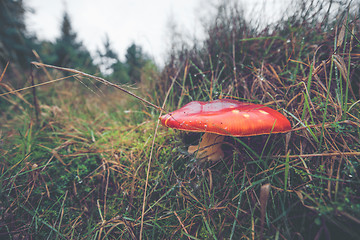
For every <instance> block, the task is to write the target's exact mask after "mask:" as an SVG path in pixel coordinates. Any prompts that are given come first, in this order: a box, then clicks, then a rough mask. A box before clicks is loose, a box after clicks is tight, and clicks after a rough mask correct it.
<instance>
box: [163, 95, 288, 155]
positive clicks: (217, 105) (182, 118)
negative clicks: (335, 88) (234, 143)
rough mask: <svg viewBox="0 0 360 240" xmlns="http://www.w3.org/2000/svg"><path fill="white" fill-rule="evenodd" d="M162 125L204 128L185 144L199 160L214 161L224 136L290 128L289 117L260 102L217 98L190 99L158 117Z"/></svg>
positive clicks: (242, 135) (284, 130) (190, 128)
mask: <svg viewBox="0 0 360 240" xmlns="http://www.w3.org/2000/svg"><path fill="white" fill-rule="evenodd" d="M160 121H161V124H162V125H164V126H165V127H170V128H175V129H179V130H184V131H191V132H204V135H203V137H202V140H201V142H200V143H199V145H197V146H189V148H188V152H189V153H190V154H193V153H195V152H196V151H198V153H197V157H198V158H199V159H202V160H206V159H208V160H209V161H217V160H219V159H221V158H223V157H224V153H223V151H222V150H221V144H222V142H223V140H224V137H225V136H233V137H247V136H255V135H263V134H271V133H283V132H287V131H289V130H290V129H291V124H290V122H289V120H288V119H287V118H286V117H285V116H284V115H282V114H281V113H279V112H278V111H276V110H274V109H271V108H269V107H266V106H264V105H261V104H253V103H245V102H239V101H237V100H232V99H218V100H214V101H209V102H201V101H193V102H190V103H188V104H186V105H185V106H183V107H182V108H180V109H178V110H176V111H173V112H170V113H168V114H165V115H163V116H161V117H160Z"/></svg>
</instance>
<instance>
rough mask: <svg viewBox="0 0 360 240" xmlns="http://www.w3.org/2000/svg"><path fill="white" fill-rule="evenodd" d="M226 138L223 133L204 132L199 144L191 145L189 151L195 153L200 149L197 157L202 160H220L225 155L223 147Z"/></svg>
mask: <svg viewBox="0 0 360 240" xmlns="http://www.w3.org/2000/svg"><path fill="white" fill-rule="evenodd" d="M224 138H225V136H223V135H218V134H214V133H204V135H203V136H202V139H201V142H200V143H199V145H196V146H189V148H188V152H189V153H190V154H193V153H195V152H196V151H198V152H197V156H196V157H197V158H198V159H200V161H206V160H209V161H218V160H220V159H221V158H223V157H224V152H223V151H222V149H221V144H222V142H223V141H224Z"/></svg>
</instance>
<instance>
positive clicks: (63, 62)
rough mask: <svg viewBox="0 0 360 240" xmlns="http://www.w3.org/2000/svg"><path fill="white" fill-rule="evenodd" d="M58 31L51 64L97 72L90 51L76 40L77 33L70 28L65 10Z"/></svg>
mask: <svg viewBox="0 0 360 240" xmlns="http://www.w3.org/2000/svg"><path fill="white" fill-rule="evenodd" d="M60 31H61V32H60V36H59V38H57V39H56V42H55V45H54V49H55V56H56V60H55V61H54V63H53V64H55V65H58V66H66V67H71V68H81V69H83V70H84V69H86V71H88V72H90V73H94V72H97V71H98V68H97V67H96V66H95V65H94V63H93V59H92V57H91V55H90V52H89V51H88V50H87V49H86V47H85V46H84V45H83V44H82V42H81V41H78V40H77V34H76V33H75V32H74V31H73V29H72V26H71V21H70V17H69V15H68V13H67V12H64V16H63V20H62V23H61V27H60Z"/></svg>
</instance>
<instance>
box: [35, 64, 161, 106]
mask: <svg viewBox="0 0 360 240" xmlns="http://www.w3.org/2000/svg"><path fill="white" fill-rule="evenodd" d="M32 64H34V65H35V66H39V67H48V68H53V69H57V70H61V71H65V72H71V73H74V74H78V75H80V76H83V77H88V78H92V79H95V80H96V81H98V82H101V83H103V84H105V85H107V86H111V87H114V88H117V89H119V90H121V91H123V92H124V93H126V94H129V95H130V96H133V97H135V98H137V99H139V100H140V101H142V102H144V103H146V104H147V105H150V106H152V107H154V108H156V109H158V110H161V111H163V112H166V110H165V109H164V108H162V107H159V106H156V105H155V104H153V103H151V102H149V101H147V100H145V99H144V98H142V97H139V96H138V95H136V94H134V93H132V92H130V91H128V90H126V89H124V88H123V87H120V86H119V85H117V84H114V83H112V82H109V81H107V80H105V79H103V78H101V77H96V76H93V75H90V74H87V73H84V72H81V71H78V70H75V69H72V68H63V67H57V66H53V65H48V64H43V63H39V62H32Z"/></svg>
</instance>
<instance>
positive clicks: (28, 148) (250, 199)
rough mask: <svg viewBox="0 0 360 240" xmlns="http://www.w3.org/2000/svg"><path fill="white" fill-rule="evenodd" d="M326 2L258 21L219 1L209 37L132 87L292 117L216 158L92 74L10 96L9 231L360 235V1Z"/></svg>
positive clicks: (4, 207)
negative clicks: (205, 156)
mask: <svg viewBox="0 0 360 240" xmlns="http://www.w3.org/2000/svg"><path fill="white" fill-rule="evenodd" d="M320 2H322V3H323V5H322V6H328V7H329V5H328V4H329V3H332V4H333V5H332V6H330V8H325V9H326V11H325V12H323V11H322V10H321V9H324V8H323V7H322V8H320V5H319V6H317V7H316V8H314V7H312V8H311V9H310V10H309V9H307V8H308V7H309V6H314V5H311V3H314V2H312V1H309V2H307V3H308V4H305V5H303V6H304V8H303V9H301V8H300V10H302V11H303V12H301V11H300V10H299V11H300V12H297V13H296V14H294V15H292V16H288V18H283V19H282V20H280V21H279V22H278V23H277V24H276V25H273V26H269V28H265V30H261V31H260V29H258V28H256V26H255V27H254V26H251V25H250V24H249V23H247V22H246V21H245V20H244V19H243V18H242V14H241V13H242V12H241V9H238V8H236V6H232V5H221V6H219V8H218V12H217V15H216V16H215V17H214V21H213V22H210V23H209V24H208V26H207V32H208V37H207V39H206V40H205V41H204V43H203V44H195V45H194V47H182V48H181V49H175V50H174V52H173V53H172V54H171V59H170V60H169V62H168V64H167V66H166V67H165V69H164V71H163V72H162V74H161V75H160V74H156V72H155V71H152V70H151V69H148V72H146V73H145V72H144V73H143V76H142V78H143V80H142V84H143V86H146V88H145V90H143V91H142V90H135V89H131V91H135V92H136V94H137V95H138V96H141V97H143V98H146V99H147V100H149V101H150V102H152V103H154V104H155V105H157V106H161V105H162V104H163V99H164V98H165V93H166V92H167V91H168V90H169V89H170V91H169V95H168V99H167V101H166V102H165V105H164V106H165V107H164V108H165V109H166V110H168V111H169V110H173V109H175V108H177V107H180V106H182V105H184V104H185V103H187V102H189V101H192V100H211V99H217V98H224V97H231V98H235V99H239V100H244V101H250V102H258V103H262V104H265V105H269V106H271V107H272V108H274V109H277V110H279V111H281V112H282V113H283V114H284V115H286V116H287V117H288V119H289V120H290V121H291V123H292V126H293V131H291V132H290V133H288V134H286V135H281V134H278V135H270V136H256V137H251V138H232V137H227V138H226V139H225V142H224V144H223V150H224V152H225V158H224V159H223V160H221V161H219V162H216V163H209V162H206V163H199V162H198V161H197V160H196V159H195V157H194V156H192V155H189V154H188V153H187V151H186V149H187V145H189V144H194V143H196V142H197V141H198V139H199V138H200V137H201V136H200V135H201V134H194V133H191V134H187V133H183V132H177V131H174V130H172V129H165V128H162V127H160V128H158V129H157V132H156V131H155V129H156V122H157V117H158V114H159V112H158V111H157V109H155V108H152V107H151V106H149V105H143V104H142V102H140V101H138V100H137V99H134V98H131V97H130V96H127V95H124V94H120V92H116V91H115V90H112V89H109V88H106V87H104V86H99V85H98V84H95V83H94V84H92V82H91V79H86V78H83V79H80V81H75V82H74V81H72V82H67V81H66V80H63V81H59V82H56V83H52V84H51V85H47V86H45V87H44V86H42V87H39V88H38V89H37V90H38V91H37V92H36V93H34V92H32V91H29V90H25V91H21V92H17V93H16V94H14V95H10V94H6V95H0V97H1V100H0V101H1V102H0V108H1V129H0V154H1V155H0V181H1V185H0V212H1V214H0V216H1V218H0V234H1V236H2V237H6V238H10V239H18V238H28V239H31V238H32V239H89V238H90V239H139V238H142V239H241V238H246V239H259V238H263V239H297V238H299V239H330V238H331V239H339V238H342V239H358V238H359V237H360V232H359V226H360V199H359V188H358V185H359V182H360V181H359V170H360V161H359V156H360V145H359V139H360V130H359V129H360V128H359V127H360V123H359V119H360V105H359V96H360V92H359V84H360V83H359V81H358V79H359V77H360V76H359V59H360V58H359V46H360V41H359V39H360V36H359V27H360V24H359V19H358V15H356V14H354V12H356V11H357V12H358V11H359V6H352V5H351V6H350V7H349V8H347V9H341V8H337V6H335V3H333V2H329V1H320ZM304 3H306V2H304ZM309 4H310V5H309ZM335 7H336V8H335ZM334 8H335V10H336V11H333V9H334ZM355 8H356V9H355ZM328 9H330V10H328ZM225 10H226V11H225ZM307 10H309V11H307ZM314 13H317V14H314ZM318 13H324V14H318ZM335 13H336V14H335ZM200 46H201V47H200ZM41 71H42V70H37V71H36V72H35V73H34V74H33V75H34V78H35V80H36V81H37V82H38V83H39V82H43V81H49V80H50V79H49V75H47V76H46V75H44V74H43V73H42V72H41ZM2 72H3V73H4V74H3V75H2V77H1V79H3V78H6V71H5V70H4V71H2ZM51 74H52V75H53V76H55V75H56V74H59V72H55V71H54V72H51V73H50V75H51ZM1 79H0V91H1V93H0V94H2V93H5V92H8V91H11V90H12V87H11V85H10V84H9V83H8V82H9V81H7V82H6V83H5V82H2V81H1ZM171 83H174V85H173V87H171ZM150 88H155V89H154V90H153V91H149V90H150ZM34 97H35V98H37V100H38V102H39V111H35V104H34V103H33V102H34ZM36 115H38V121H37V120H36ZM155 134H156V135H155ZM153 139H155V140H154V141H153ZM150 154H151V155H150ZM149 159H150V160H151V161H149ZM145 186H146V187H145ZM145 189H146V191H145ZM140 233H141V235H140Z"/></svg>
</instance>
